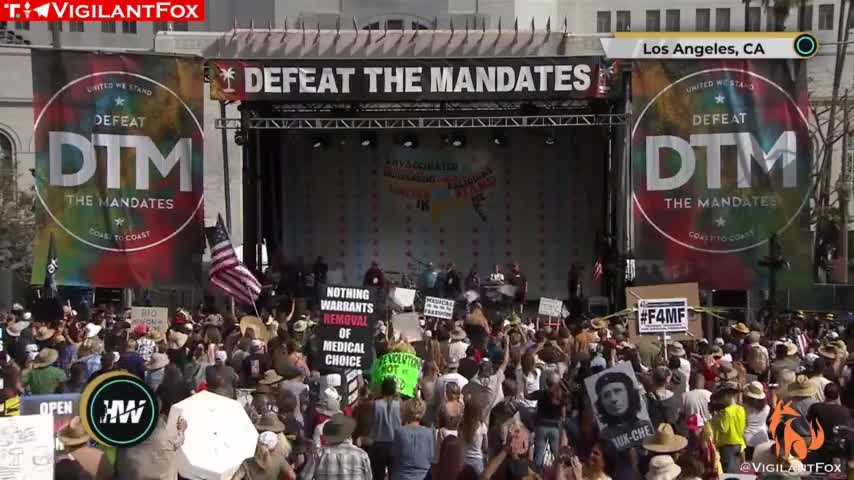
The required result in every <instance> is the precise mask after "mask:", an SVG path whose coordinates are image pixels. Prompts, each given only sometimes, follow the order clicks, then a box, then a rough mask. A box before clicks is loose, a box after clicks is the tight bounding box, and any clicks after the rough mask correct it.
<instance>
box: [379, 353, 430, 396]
mask: <svg viewBox="0 0 854 480" xmlns="http://www.w3.org/2000/svg"><path fill="white" fill-rule="evenodd" d="M419 370H421V362H420V361H419V360H418V357H417V356H416V355H414V354H411V353H399V352H394V353H386V354H385V355H383V356H382V357H380V359H379V360H378V361H376V362H374V371H373V374H372V375H371V383H372V385H371V386H372V387H373V388H375V389H376V388H379V386H380V384H382V382H383V380H385V379H386V378H389V377H391V378H393V379H395V380H396V381H397V390H398V391H399V392H400V394H401V395H404V396H407V397H414V396H415V388H416V387H417V385H418V372H419Z"/></svg>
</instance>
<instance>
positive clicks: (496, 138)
mask: <svg viewBox="0 0 854 480" xmlns="http://www.w3.org/2000/svg"><path fill="white" fill-rule="evenodd" d="M492 143H493V144H495V145H498V146H499V147H503V146H505V145H507V137H505V136H504V134H503V133H501V132H495V133H494V134H493V135H492Z"/></svg>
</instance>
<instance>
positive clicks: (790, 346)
mask: <svg viewBox="0 0 854 480" xmlns="http://www.w3.org/2000/svg"><path fill="white" fill-rule="evenodd" d="M783 345H785V346H786V355H788V356H792V355H797V354H798V346H797V345H795V344H794V343H792V342H790V341H786V342H785V343H783Z"/></svg>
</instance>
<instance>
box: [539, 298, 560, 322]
mask: <svg viewBox="0 0 854 480" xmlns="http://www.w3.org/2000/svg"><path fill="white" fill-rule="evenodd" d="M562 311H563V302H562V301H560V300H555V299H552V298H545V297H541V298H540V309H539V312H538V313H539V314H540V315H544V316H546V317H553V318H562V317H561V313H562Z"/></svg>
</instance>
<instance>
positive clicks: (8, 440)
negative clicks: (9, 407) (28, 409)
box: [0, 415, 54, 480]
mask: <svg viewBox="0 0 854 480" xmlns="http://www.w3.org/2000/svg"><path fill="white" fill-rule="evenodd" d="M53 450H54V442H53V419H52V418H51V416H50V415H22V416H19V417H2V418H0V478H2V479H3V480H53V462H54V451H53Z"/></svg>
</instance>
